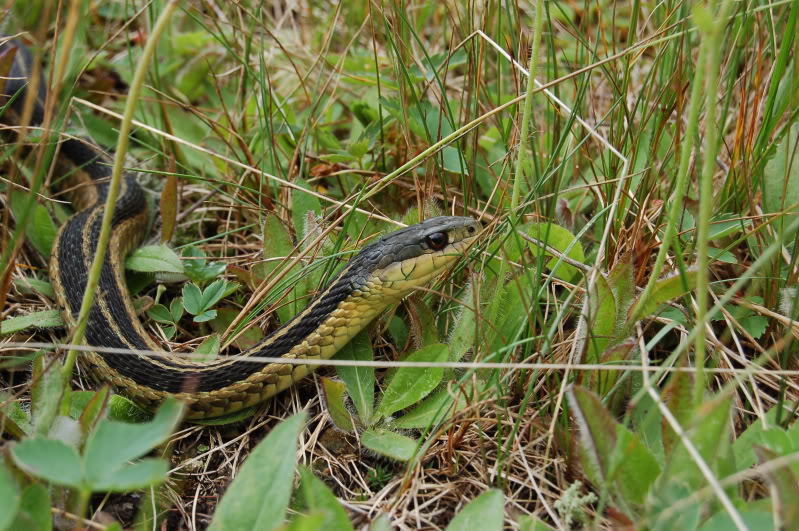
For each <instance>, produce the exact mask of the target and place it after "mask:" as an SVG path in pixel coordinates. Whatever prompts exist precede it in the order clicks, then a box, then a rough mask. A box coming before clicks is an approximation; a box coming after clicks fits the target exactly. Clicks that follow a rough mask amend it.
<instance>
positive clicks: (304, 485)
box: [299, 466, 353, 531]
mask: <svg viewBox="0 0 799 531" xmlns="http://www.w3.org/2000/svg"><path fill="white" fill-rule="evenodd" d="M299 495H300V499H301V503H302V506H303V507H304V508H305V510H306V511H308V512H310V513H312V514H313V513H321V514H323V515H324V520H323V521H322V522H321V525H320V527H318V528H317V529H325V530H328V529H329V530H333V531H349V530H351V529H353V527H352V524H351V523H350V519H349V518H348V517H347V512H346V511H345V510H344V508H343V507H342V506H341V503H339V501H338V500H337V499H336V496H335V495H334V494H333V493H332V492H331V491H330V489H329V488H327V485H325V484H324V483H323V482H322V481H321V480H319V479H318V478H317V477H316V476H314V474H313V472H311V471H310V470H309V469H308V468H307V467H304V466H303V467H300V488H299Z"/></svg>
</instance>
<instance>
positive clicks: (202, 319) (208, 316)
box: [192, 310, 216, 323]
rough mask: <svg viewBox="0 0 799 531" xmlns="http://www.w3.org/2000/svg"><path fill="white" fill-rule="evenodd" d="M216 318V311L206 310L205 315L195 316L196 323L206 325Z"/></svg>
mask: <svg viewBox="0 0 799 531" xmlns="http://www.w3.org/2000/svg"><path fill="white" fill-rule="evenodd" d="M215 317H216V310H205V311H204V312H203V313H201V314H199V315H196V316H194V319H192V320H193V321H194V322H195V323H205V322H208V321H210V320H211V319H214V318H215Z"/></svg>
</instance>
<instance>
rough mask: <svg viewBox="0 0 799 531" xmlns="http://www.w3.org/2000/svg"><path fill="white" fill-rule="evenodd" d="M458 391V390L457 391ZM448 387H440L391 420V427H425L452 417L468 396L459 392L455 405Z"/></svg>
mask: <svg viewBox="0 0 799 531" xmlns="http://www.w3.org/2000/svg"><path fill="white" fill-rule="evenodd" d="M456 392H457V391H456ZM453 401H454V400H453V399H452V396H451V395H450V391H449V390H448V389H440V390H438V391H435V392H433V394H431V395H430V396H428V397H427V398H425V399H424V400H422V401H421V402H419V404H418V405H417V406H416V407H415V408H413V409H411V410H410V411H409V412H407V413H405V414H404V415H403V416H401V417H399V418H397V419H394V420H392V421H391V427H393V428H401V429H425V428H427V427H429V426H434V425H436V424H438V423H439V422H441V421H442V420H444V419H445V418H447V417H450V416H452V415H453V414H454V412H455V411H457V410H458V409H459V408H460V407H461V406H462V405H464V404H465V402H466V398H465V397H464V396H463V395H462V394H460V393H458V402H457V404H456V405H455V407H453V406H452V403H453Z"/></svg>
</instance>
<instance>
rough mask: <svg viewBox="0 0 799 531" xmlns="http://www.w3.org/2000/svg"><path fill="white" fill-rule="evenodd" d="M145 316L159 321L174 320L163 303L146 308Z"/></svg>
mask: <svg viewBox="0 0 799 531" xmlns="http://www.w3.org/2000/svg"><path fill="white" fill-rule="evenodd" d="M147 316H148V317H150V319H152V320H154V321H157V322H159V323H165V324H171V323H174V322H175V321H174V319H173V318H172V314H171V313H170V312H169V309H167V307H166V306H164V305H163V304H156V305H154V306H153V307H152V308H150V309H149V310H147Z"/></svg>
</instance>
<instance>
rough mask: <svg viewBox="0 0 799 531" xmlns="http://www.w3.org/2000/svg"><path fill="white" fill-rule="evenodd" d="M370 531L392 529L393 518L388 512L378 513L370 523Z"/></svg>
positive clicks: (387, 530) (389, 530) (388, 530)
mask: <svg viewBox="0 0 799 531" xmlns="http://www.w3.org/2000/svg"><path fill="white" fill-rule="evenodd" d="M369 531H391V518H390V517H389V516H388V515H387V514H386V513H382V514H380V515H378V516H377V518H375V519H374V520H372V522H371V524H370V525H369Z"/></svg>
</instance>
